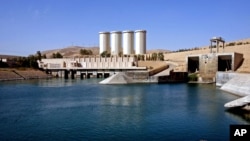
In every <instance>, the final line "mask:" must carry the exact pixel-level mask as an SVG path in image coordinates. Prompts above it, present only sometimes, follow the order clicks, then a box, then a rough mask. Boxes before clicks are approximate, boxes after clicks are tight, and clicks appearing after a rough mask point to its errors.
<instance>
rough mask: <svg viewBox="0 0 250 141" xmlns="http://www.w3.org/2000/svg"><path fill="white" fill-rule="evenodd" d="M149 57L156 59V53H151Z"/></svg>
mask: <svg viewBox="0 0 250 141" xmlns="http://www.w3.org/2000/svg"><path fill="white" fill-rule="evenodd" d="M151 59H152V60H153V61H156V60H157V53H152V56H151Z"/></svg>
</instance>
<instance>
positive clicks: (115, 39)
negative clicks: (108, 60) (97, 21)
mask: <svg viewBox="0 0 250 141" xmlns="http://www.w3.org/2000/svg"><path fill="white" fill-rule="evenodd" d="M121 51H122V32H121V31H112V32H111V55H119V53H120V52H121Z"/></svg>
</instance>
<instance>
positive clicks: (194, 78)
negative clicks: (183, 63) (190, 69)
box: [188, 73, 198, 81]
mask: <svg viewBox="0 0 250 141" xmlns="http://www.w3.org/2000/svg"><path fill="white" fill-rule="evenodd" d="M197 80H198V76H197V74H195V73H194V74H190V75H189V76H188V81H197Z"/></svg>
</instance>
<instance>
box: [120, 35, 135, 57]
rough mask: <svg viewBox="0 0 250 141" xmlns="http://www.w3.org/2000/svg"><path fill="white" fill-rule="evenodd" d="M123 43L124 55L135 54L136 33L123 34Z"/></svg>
mask: <svg viewBox="0 0 250 141" xmlns="http://www.w3.org/2000/svg"><path fill="white" fill-rule="evenodd" d="M122 33H123V35H122V37H123V38H122V43H123V45H122V46H123V54H124V55H130V54H133V50H134V31H130V30H127V31H123V32H122Z"/></svg>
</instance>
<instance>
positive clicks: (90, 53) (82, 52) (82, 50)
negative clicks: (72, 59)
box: [80, 49, 93, 55]
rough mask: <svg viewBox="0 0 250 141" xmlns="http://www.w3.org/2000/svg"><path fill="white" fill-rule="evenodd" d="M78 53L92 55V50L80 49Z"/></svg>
mask: <svg viewBox="0 0 250 141" xmlns="http://www.w3.org/2000/svg"><path fill="white" fill-rule="evenodd" d="M80 54H81V55H93V52H92V51H91V50H87V49H80Z"/></svg>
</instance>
